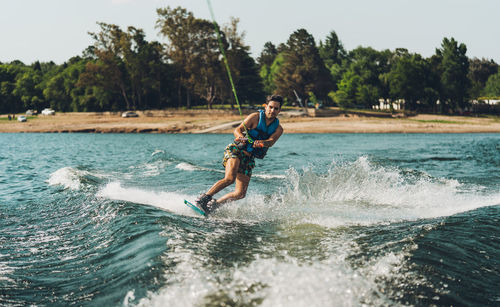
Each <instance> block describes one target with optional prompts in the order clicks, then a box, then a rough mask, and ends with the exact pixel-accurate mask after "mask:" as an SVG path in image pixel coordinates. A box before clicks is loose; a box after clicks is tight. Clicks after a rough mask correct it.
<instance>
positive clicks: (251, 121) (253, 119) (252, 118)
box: [233, 113, 259, 139]
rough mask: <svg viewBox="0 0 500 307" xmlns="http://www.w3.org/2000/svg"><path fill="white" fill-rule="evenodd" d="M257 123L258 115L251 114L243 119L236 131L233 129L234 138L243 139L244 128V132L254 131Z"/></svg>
mask: <svg viewBox="0 0 500 307" xmlns="http://www.w3.org/2000/svg"><path fill="white" fill-rule="evenodd" d="M258 123H259V113H252V114H250V115H248V116H247V118H245V120H244V121H243V122H242V123H241V124H240V125H239V126H238V127H236V129H234V132H233V134H234V138H235V139H238V138H243V137H245V134H244V132H245V127H246V130H250V129H255V128H256V127H257V124H258Z"/></svg>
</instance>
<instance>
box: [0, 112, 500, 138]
mask: <svg viewBox="0 0 500 307" xmlns="http://www.w3.org/2000/svg"><path fill="white" fill-rule="evenodd" d="M138 113H139V115H140V116H139V117H137V118H122V117H120V114H119V113H57V114H56V115H55V116H41V115H40V116H38V117H30V118H28V121H27V122H24V123H21V122H17V121H15V120H12V121H8V120H7V118H6V117H7V115H2V116H1V118H0V132H10V133H14V132H52V133H64V132H92V133H231V132H232V130H233V127H234V126H235V125H237V124H238V122H239V121H240V116H239V115H238V114H234V113H230V112H223V111H212V112H207V111H205V110H203V111H147V112H138ZM296 115H297V114H296V113H294V112H283V113H282V114H281V115H280V121H281V123H282V125H283V128H284V130H285V133H480V132H493V133H500V118H499V117H496V118H478V117H464V116H442V115H417V116H414V117H408V118H392V117H386V118H383V117H375V116H363V115H359V114H347V115H346V114H338V115H336V116H330V117H303V116H296Z"/></svg>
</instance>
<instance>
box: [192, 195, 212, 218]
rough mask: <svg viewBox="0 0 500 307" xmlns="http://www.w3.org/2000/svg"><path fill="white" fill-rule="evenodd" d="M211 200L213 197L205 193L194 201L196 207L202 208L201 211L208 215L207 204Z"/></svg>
mask: <svg viewBox="0 0 500 307" xmlns="http://www.w3.org/2000/svg"><path fill="white" fill-rule="evenodd" d="M211 200H212V195H208V194H205V193H203V194H201V195H200V196H198V198H197V199H196V200H195V201H194V203H195V205H196V207H198V208H200V209H201V210H203V211H204V212H205V213H207V214H208V207H207V203H208V202H209V201H211Z"/></svg>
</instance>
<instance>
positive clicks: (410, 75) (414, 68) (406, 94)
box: [388, 53, 427, 110]
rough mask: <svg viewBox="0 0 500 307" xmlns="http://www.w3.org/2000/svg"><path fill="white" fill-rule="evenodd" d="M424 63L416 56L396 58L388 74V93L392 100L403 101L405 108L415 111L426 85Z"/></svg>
mask: <svg viewBox="0 0 500 307" xmlns="http://www.w3.org/2000/svg"><path fill="white" fill-rule="evenodd" d="M426 75H427V69H426V62H425V60H424V59H422V57H421V56H420V55H418V54H409V53H405V54H402V55H399V56H397V59H396V60H395V63H394V64H393V66H392V68H391V71H390V72H389V73H388V83H389V93H390V97H391V98H392V99H401V98H402V99H404V100H405V108H408V109H410V110H416V109H417V108H418V106H417V101H420V100H422V98H423V97H424V93H425V88H426V84H427V80H426Z"/></svg>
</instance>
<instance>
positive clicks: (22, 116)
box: [17, 115, 28, 122]
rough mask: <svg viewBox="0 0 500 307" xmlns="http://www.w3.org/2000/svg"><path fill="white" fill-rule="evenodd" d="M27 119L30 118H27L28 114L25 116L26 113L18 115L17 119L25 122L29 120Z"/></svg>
mask: <svg viewBox="0 0 500 307" xmlns="http://www.w3.org/2000/svg"><path fill="white" fill-rule="evenodd" d="M27 120H28V119H27V118H26V116H24V115H19V116H18V117H17V121H19V122H25V121H27Z"/></svg>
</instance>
